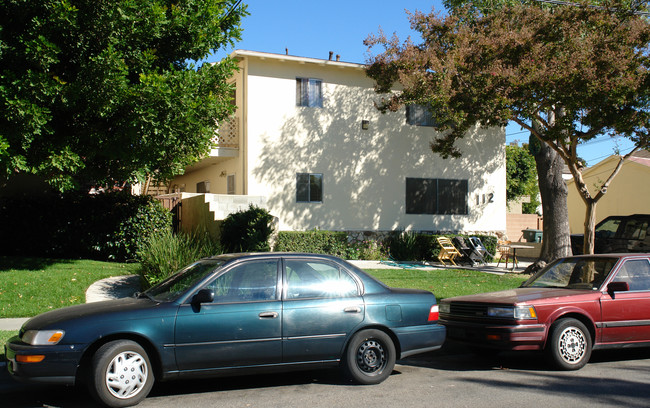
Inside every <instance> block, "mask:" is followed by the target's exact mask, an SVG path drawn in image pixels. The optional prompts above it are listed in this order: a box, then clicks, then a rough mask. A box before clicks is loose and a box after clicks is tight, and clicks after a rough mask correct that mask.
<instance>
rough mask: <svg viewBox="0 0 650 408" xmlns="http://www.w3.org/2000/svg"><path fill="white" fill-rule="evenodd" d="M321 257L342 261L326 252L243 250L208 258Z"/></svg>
mask: <svg viewBox="0 0 650 408" xmlns="http://www.w3.org/2000/svg"><path fill="white" fill-rule="evenodd" d="M270 257H273V258H278V257H281V258H321V259H329V260H332V261H338V262H340V261H342V259H341V258H338V257H335V256H332V255H326V254H312V253H307V252H241V253H231V254H221V255H215V256H211V257H208V258H207V259H220V260H228V261H230V260H234V259H248V258H270Z"/></svg>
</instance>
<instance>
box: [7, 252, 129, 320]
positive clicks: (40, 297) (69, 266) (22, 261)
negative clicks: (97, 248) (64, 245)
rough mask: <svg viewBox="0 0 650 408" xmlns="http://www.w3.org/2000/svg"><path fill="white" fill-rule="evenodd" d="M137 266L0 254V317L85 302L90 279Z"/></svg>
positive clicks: (22, 315)
mask: <svg viewBox="0 0 650 408" xmlns="http://www.w3.org/2000/svg"><path fill="white" fill-rule="evenodd" d="M137 268H138V264H135V263H131V264H124V263H113V262H99V261H88V260H59V259H57V260H54V259H39V258H17V257H0V318H6V317H30V316H35V315H37V314H39V313H43V312H46V311H48V310H52V309H58V308H60V307H63V306H69V305H76V304H79V303H85V302H86V289H88V287H89V286H90V285H91V284H92V283H93V282H95V281H98V280H100V279H104V278H108V277H109V276H120V275H130V274H133V273H136V271H137Z"/></svg>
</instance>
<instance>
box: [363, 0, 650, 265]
mask: <svg viewBox="0 0 650 408" xmlns="http://www.w3.org/2000/svg"><path fill="white" fill-rule="evenodd" d="M610 6H616V7H613V8H612V7H591V6H588V5H576V4H575V3H572V4H570V5H557V6H554V7H539V6H536V5H529V4H515V5H512V6H511V5H505V6H503V7H501V8H499V9H497V10H495V11H493V12H490V13H478V12H476V11H475V10H471V9H467V8H464V9H457V10H455V11H454V12H452V13H451V14H450V15H449V16H447V17H444V18H443V17H440V16H438V15H436V14H435V13H431V14H424V13H421V12H416V13H414V14H411V15H410V19H411V24H412V27H413V28H414V29H415V30H416V31H418V32H419V33H420V34H421V36H422V39H423V42H422V43H421V44H414V43H413V42H412V41H411V40H410V39H409V40H407V41H405V42H403V43H402V42H401V41H400V40H399V39H398V38H396V37H395V36H393V37H391V38H387V37H386V36H385V35H383V33H380V34H379V35H377V36H371V37H369V38H368V40H367V44H368V45H369V46H371V47H372V46H377V45H379V46H382V47H383V49H384V51H383V52H382V53H381V54H379V55H377V56H373V57H371V58H370V61H369V62H370V65H369V68H368V71H367V72H368V75H369V76H370V77H371V78H373V79H374V80H375V81H376V90H377V92H379V93H382V94H386V96H385V97H384V98H383V99H382V101H381V103H380V108H382V109H391V110H394V109H397V108H399V107H400V106H402V105H404V104H408V103H420V104H426V105H428V106H429V107H430V112H431V114H432V116H433V118H434V120H435V122H436V123H438V124H439V126H438V129H439V130H440V131H442V132H443V133H442V136H441V137H439V138H437V139H435V140H434V141H433V142H432V144H431V147H432V150H433V151H434V152H437V153H439V154H440V155H442V157H445V158H446V157H458V156H459V155H460V151H459V150H458V149H457V147H456V146H455V142H456V140H458V139H459V138H462V137H464V136H465V135H466V134H468V132H467V130H468V129H470V128H471V127H472V126H475V125H476V123H479V124H480V125H481V126H505V125H506V124H507V123H508V122H510V121H512V122H515V123H517V124H519V125H520V126H521V127H522V128H524V129H527V130H529V131H530V132H531V135H532V136H533V137H532V138H531V144H533V147H535V149H534V150H533V151H534V152H535V154H536V162H537V171H538V174H539V178H540V186H539V187H540V193H541V195H542V205H543V208H544V215H545V219H544V238H545V239H544V244H543V246H542V255H541V260H543V261H548V260H552V259H554V258H555V257H557V256H562V255H566V254H568V253H570V243H569V237H568V233H567V232H568V225H566V224H567V221H568V217H567V216H566V193H567V191H566V190H567V189H566V185H565V183H564V182H563V180H561V178H559V177H557V175H558V174H561V171H559V168H561V167H562V166H563V165H564V164H566V165H568V166H569V168H570V170H571V172H572V174H573V176H574V178H575V179H576V185H577V186H578V187H579V190H580V191H581V193H582V194H583V198H585V199H587V196H586V194H584V191H588V189H586V186H585V183H584V181H583V180H582V177H581V160H580V159H579V158H578V156H577V150H576V149H577V146H578V145H579V144H580V143H582V142H584V141H588V140H591V139H593V138H594V137H596V136H597V135H600V134H603V133H605V134H610V135H622V136H625V137H628V138H630V139H632V140H634V141H635V142H636V145H637V146H638V147H643V146H647V145H648V133H647V132H648V124H649V113H648V110H649V109H648V108H649V107H650V86H649V85H650V75H649V61H648V51H649V49H648V40H649V39H650V28H649V26H648V21H647V20H646V19H645V18H644V17H643V16H640V15H637V14H634V13H631V12H629V9H626V8H625V7H624V5H623V4H622V3H620V2H617V3H613V4H610ZM395 83H400V84H401V85H402V90H400V91H398V92H394V91H393V89H394V84H395ZM543 178H544V182H542V181H543V180H542V179H543ZM601 193H602V189H601ZM558 197H560V198H559V199H558ZM587 217H588V218H589V217H590V215H589V214H588V215H587ZM585 236H586V237H587V236H593V226H592V224H591V223H590V222H586V223H585ZM586 241H588V239H587V240H586ZM591 242H592V241H591ZM586 245H588V244H586ZM592 245H593V244H592ZM586 252H589V248H587V251H586ZM591 252H593V249H591Z"/></svg>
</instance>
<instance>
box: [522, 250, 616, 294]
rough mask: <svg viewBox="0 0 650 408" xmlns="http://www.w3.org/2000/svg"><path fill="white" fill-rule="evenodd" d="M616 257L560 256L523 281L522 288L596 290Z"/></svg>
mask: <svg viewBox="0 0 650 408" xmlns="http://www.w3.org/2000/svg"><path fill="white" fill-rule="evenodd" d="M617 261H618V259H617V258H602V257H593V258H592V257H580V258H560V259H558V260H557V261H555V262H553V263H552V264H550V265H548V266H547V267H545V268H544V269H542V270H541V271H539V272H538V273H536V274H535V275H533V276H532V277H531V278H530V279H528V280H527V281H526V282H524V283H523V284H522V285H521V287H522V288H548V287H551V288H566V289H589V290H598V289H599V288H600V285H602V283H603V282H604V281H605V278H606V277H607V275H608V274H609V273H610V271H611V270H612V268H613V267H614V265H615V264H616V262H617Z"/></svg>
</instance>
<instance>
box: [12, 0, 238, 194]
mask: <svg viewBox="0 0 650 408" xmlns="http://www.w3.org/2000/svg"><path fill="white" fill-rule="evenodd" d="M240 1H241V0H239V1H238V0H3V1H2V2H0V180H2V178H6V177H9V176H11V175H12V174H15V173H32V174H37V175H39V176H42V177H43V178H44V179H45V180H47V181H48V182H50V183H51V184H52V185H53V186H55V187H57V188H59V189H60V190H67V189H72V188H75V187H76V186H78V185H79V183H80V182H84V181H86V182H87V181H90V180H92V181H96V182H103V181H111V180H121V181H128V180H133V179H134V178H135V177H139V178H140V179H142V178H143V177H144V176H145V175H154V176H155V177H158V178H161V179H164V178H167V177H170V176H172V175H173V174H174V173H177V172H179V171H181V170H182V169H183V167H184V166H185V165H187V164H189V163H191V162H192V161H194V160H196V159H197V158H199V157H200V156H201V155H203V154H204V153H205V152H206V151H207V150H208V149H209V147H210V144H211V139H212V138H213V136H214V131H215V128H216V127H217V126H218V122H219V121H222V120H224V119H225V118H227V117H228V116H229V115H230V114H231V113H232V111H233V109H234V108H233V106H232V103H231V98H232V89H231V86H230V85H228V83H227V79H228V78H229V77H230V76H231V74H232V72H233V70H234V69H235V67H236V64H235V62H234V61H231V60H230V59H225V60H223V61H222V62H220V63H217V64H204V65H202V66H201V67H200V68H197V67H196V66H195V65H194V64H193V63H192V61H200V60H201V59H203V58H205V57H206V56H208V55H209V54H210V53H211V52H214V51H215V50H217V49H220V48H222V47H224V46H226V45H229V44H232V43H233V41H235V40H237V39H240V35H241V28H240V20H241V18H242V16H244V15H246V11H245V7H244V6H241V5H240V3H239V2H240Z"/></svg>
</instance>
